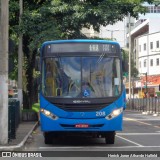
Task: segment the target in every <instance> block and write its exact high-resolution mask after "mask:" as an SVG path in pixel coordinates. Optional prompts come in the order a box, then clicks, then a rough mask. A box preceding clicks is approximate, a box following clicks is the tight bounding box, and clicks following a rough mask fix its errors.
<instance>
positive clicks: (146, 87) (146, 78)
mask: <svg viewBox="0 0 160 160" xmlns="http://www.w3.org/2000/svg"><path fill="white" fill-rule="evenodd" d="M145 76H146V93H145V97H146V98H147V93H148V86H147V81H148V80H147V72H146V73H145Z"/></svg>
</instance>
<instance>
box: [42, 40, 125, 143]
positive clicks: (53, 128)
mask: <svg viewBox="0 0 160 160" xmlns="http://www.w3.org/2000/svg"><path fill="white" fill-rule="evenodd" d="M40 61H41V92H40V125H41V131H42V132H43V133H44V142H45V144H50V143H53V142H54V141H53V140H54V138H56V137H58V136H73V135H74V136H76V135H83V136H85V135H86V136H90V137H101V138H105V143H106V144H114V142H115V134H116V131H121V130H122V126H123V125H122V121H123V110H124V109H125V88H124V86H123V81H122V77H123V76H122V55H121V49H120V46H119V44H118V43H117V42H113V41H107V40H93V39H92V40H91V39H75V40H55V41H47V42H44V43H43V44H42V47H41V54H40Z"/></svg>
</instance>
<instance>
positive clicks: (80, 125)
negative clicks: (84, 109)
mask: <svg viewBox="0 0 160 160" xmlns="http://www.w3.org/2000/svg"><path fill="white" fill-rule="evenodd" d="M88 127H89V125H88V124H76V125H75V128H88Z"/></svg>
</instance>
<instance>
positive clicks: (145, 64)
mask: <svg viewBox="0 0 160 160" xmlns="http://www.w3.org/2000/svg"><path fill="white" fill-rule="evenodd" d="M146 62H147V60H146V59H145V60H144V67H146V66H147V63H146Z"/></svg>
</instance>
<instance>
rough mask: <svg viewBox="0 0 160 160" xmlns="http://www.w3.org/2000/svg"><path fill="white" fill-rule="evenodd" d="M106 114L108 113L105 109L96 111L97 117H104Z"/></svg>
mask: <svg viewBox="0 0 160 160" xmlns="http://www.w3.org/2000/svg"><path fill="white" fill-rule="evenodd" d="M105 115H106V113H105V111H98V112H96V116H97V117H103V116H105Z"/></svg>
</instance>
